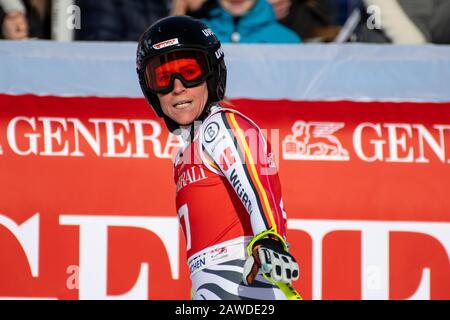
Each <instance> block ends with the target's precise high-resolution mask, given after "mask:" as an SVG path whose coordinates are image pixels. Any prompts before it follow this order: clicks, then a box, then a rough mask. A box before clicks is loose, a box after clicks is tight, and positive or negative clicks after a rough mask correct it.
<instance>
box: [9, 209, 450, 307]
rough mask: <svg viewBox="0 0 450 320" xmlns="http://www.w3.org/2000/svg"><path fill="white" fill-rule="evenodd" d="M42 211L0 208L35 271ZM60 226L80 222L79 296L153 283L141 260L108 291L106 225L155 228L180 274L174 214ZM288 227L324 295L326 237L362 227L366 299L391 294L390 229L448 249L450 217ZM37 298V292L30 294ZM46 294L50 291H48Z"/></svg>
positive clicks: (420, 293) (143, 288)
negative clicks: (301, 237) (304, 241)
mask: <svg viewBox="0 0 450 320" xmlns="http://www.w3.org/2000/svg"><path fill="white" fill-rule="evenodd" d="M39 218H40V217H39V213H36V214H35V215H33V216H32V217H30V218H29V219H28V220H27V221H25V222H23V223H22V224H20V225H18V224H17V223H16V222H14V221H13V220H11V219H10V218H8V217H7V216H6V215H2V214H0V225H3V226H4V227H6V229H8V230H9V231H10V232H11V233H12V234H13V235H14V237H15V238H16V239H17V241H18V243H19V244H20V246H21V247H22V248H23V250H24V252H25V255H26V258H27V262H28V264H29V266H30V270H31V273H32V276H33V277H35V278H37V277H39V265H41V266H42V263H43V262H42V261H40V254H39V253H40V245H41V244H40V243H39V238H40V219H39ZM59 223H60V225H62V226H67V225H70V226H78V227H79V248H78V250H79V263H80V265H79V298H80V299H147V297H148V293H149V290H151V288H149V286H148V283H150V284H151V283H152V277H151V266H149V265H148V264H147V263H142V264H141V266H140V271H139V276H138V277H137V279H136V280H135V282H134V285H133V287H132V288H130V289H129V290H128V291H127V292H126V293H124V294H122V295H114V296H112V295H108V294H107V285H108V284H107V268H108V259H107V252H108V227H136V228H140V229H143V230H146V231H149V232H152V233H154V234H156V235H157V236H158V237H159V239H161V241H162V243H163V245H164V248H165V250H166V252H167V256H168V257H169V264H170V270H168V272H170V274H171V277H172V279H178V278H179V270H180V264H181V263H183V264H184V263H185V262H184V261H180V259H179V242H180V240H181V239H180V236H179V232H180V230H179V226H178V220H177V218H176V217H147V216H99V215H81V214H77V215H73V214H63V215H60V217H59ZM287 226H288V229H290V230H301V231H304V232H306V233H307V234H308V235H309V236H310V237H311V239H312V244H313V248H312V252H313V254H312V256H313V257H312V263H313V279H312V284H313V288H312V297H313V299H321V298H322V277H323V272H322V261H323V254H325V253H324V252H323V247H322V244H323V240H324V237H325V236H326V235H327V234H329V233H331V232H334V231H345V230H348V231H359V232H361V261H360V263H361V270H362V272H361V284H362V288H361V292H362V299H388V298H389V290H390V288H389V270H390V261H389V244H390V233H391V232H398V231H401V232H411V233H421V234H425V235H427V236H429V237H432V238H433V239H434V240H435V241H437V242H439V244H440V245H441V246H442V248H444V250H445V254H446V255H447V258H448V256H449V254H450V223H443V222H439V223H437V222H399V221H355V220H309V219H289V220H288V224H287ZM430 272H433V270H430V269H429V268H423V271H422V279H421V281H420V284H419V285H418V286H417V289H416V291H415V293H414V294H412V295H411V296H410V297H409V299H430V290H431V288H430V286H431V279H430ZM32 298H35V297H32ZM47 298H48V297H47Z"/></svg>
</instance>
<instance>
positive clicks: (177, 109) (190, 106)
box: [158, 79, 208, 125]
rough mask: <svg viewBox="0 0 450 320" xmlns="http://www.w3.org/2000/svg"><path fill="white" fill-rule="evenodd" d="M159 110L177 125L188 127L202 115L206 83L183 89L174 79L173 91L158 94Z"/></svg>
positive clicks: (178, 81)
mask: <svg viewBox="0 0 450 320" xmlns="http://www.w3.org/2000/svg"><path fill="white" fill-rule="evenodd" d="M158 98H159V102H160V104H161V108H162V110H163V112H164V114H165V115H166V116H168V117H169V118H170V119H172V120H173V121H175V122H176V123H178V124H179V125H189V124H191V123H193V122H194V121H195V120H196V119H198V117H199V116H200V115H201V114H202V112H203V109H204V108H205V105H206V101H207V100H208V88H207V85H206V81H205V82H202V83H201V84H200V85H198V86H196V87H192V88H185V87H184V86H183V84H182V83H181V81H180V80H179V79H175V81H174V85H173V90H172V91H171V92H169V93H167V94H158Z"/></svg>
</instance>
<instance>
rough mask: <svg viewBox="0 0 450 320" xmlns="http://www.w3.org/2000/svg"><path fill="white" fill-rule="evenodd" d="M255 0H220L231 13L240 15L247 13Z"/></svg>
mask: <svg viewBox="0 0 450 320" xmlns="http://www.w3.org/2000/svg"><path fill="white" fill-rule="evenodd" d="M255 2H256V0H220V5H221V6H222V7H223V8H224V9H225V10H226V11H228V12H229V13H231V15H233V16H235V17H240V16H243V15H244V14H246V13H247V12H248V11H249V10H250V9H251V8H252V7H253V5H254V4H255Z"/></svg>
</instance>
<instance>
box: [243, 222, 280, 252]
mask: <svg viewBox="0 0 450 320" xmlns="http://www.w3.org/2000/svg"><path fill="white" fill-rule="evenodd" d="M262 240H264V243H261V241H262ZM266 243H269V245H270V246H271V247H274V248H277V249H278V250H277V251H278V252H280V249H281V252H282V251H285V252H288V251H289V250H288V246H287V244H286V242H285V241H284V239H283V237H282V236H281V235H279V234H278V233H276V232H275V231H274V230H273V228H272V229H269V230H266V231H264V232H261V233H259V234H257V235H256V236H254V237H253V239H252V241H250V243H249V244H248V246H247V254H248V255H249V256H251V255H252V253H253V248H254V247H256V245H258V244H259V245H262V244H263V245H265V246H266ZM267 247H269V246H267Z"/></svg>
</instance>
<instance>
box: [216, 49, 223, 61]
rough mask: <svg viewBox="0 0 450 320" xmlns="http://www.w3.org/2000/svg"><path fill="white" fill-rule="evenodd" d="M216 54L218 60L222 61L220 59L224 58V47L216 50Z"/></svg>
mask: <svg viewBox="0 0 450 320" xmlns="http://www.w3.org/2000/svg"><path fill="white" fill-rule="evenodd" d="M215 54H216V58H217V59H220V57H221V56H223V50H222V46H220V47H219V49H217V50H216V52H215Z"/></svg>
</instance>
